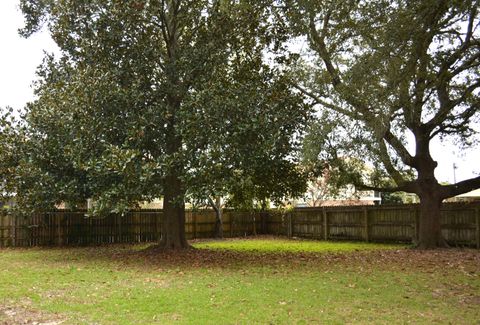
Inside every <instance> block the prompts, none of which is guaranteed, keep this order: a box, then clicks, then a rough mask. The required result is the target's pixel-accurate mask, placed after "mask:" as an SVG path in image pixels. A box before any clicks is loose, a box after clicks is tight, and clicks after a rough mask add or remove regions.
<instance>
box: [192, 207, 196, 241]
mask: <svg viewBox="0 0 480 325" xmlns="http://www.w3.org/2000/svg"><path fill="white" fill-rule="evenodd" d="M192 221H193V239H197V215H196V214H195V212H194V211H192Z"/></svg>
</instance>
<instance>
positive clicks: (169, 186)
mask: <svg viewBox="0 0 480 325" xmlns="http://www.w3.org/2000/svg"><path fill="white" fill-rule="evenodd" d="M164 194H165V195H164V203H163V224H162V237H161V239H160V244H159V246H160V248H163V249H166V250H178V249H185V248H189V247H190V245H189V244H188V242H187V240H186V237H185V203H184V196H183V189H182V183H181V181H180V179H179V178H178V177H177V176H176V175H171V176H168V177H167V178H166V179H165V192H164Z"/></svg>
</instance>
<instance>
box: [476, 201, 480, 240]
mask: <svg viewBox="0 0 480 325" xmlns="http://www.w3.org/2000/svg"><path fill="white" fill-rule="evenodd" d="M475 216H476V222H475V223H476V228H477V236H476V237H477V248H479V249H480V208H478V207H476V208H475Z"/></svg>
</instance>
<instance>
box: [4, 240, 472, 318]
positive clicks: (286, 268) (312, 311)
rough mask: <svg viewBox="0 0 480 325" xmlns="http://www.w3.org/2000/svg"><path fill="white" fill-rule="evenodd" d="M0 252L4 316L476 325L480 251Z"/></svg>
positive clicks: (300, 246) (304, 245)
mask: <svg viewBox="0 0 480 325" xmlns="http://www.w3.org/2000/svg"><path fill="white" fill-rule="evenodd" d="M194 246H195V247H196V248H197V249H195V250H191V251H186V252H181V253H162V252H158V251H156V250H155V249H145V248H146V246H145V245H143V246H140V245H125V246H122V245H114V246H102V247H88V248H33V249H3V250H0V324H18V323H28V324H34V323H48V324H50V325H53V324H170V323H174V324H177V323H178V324H292V323H293V324H316V323H322V324H345V323H355V324H357V323H359V324H371V323H380V324H386V323H394V324H407V323H412V324H422V323H423V324H449V323H452V324H480V322H479V320H480V251H478V250H467V249H465V250H459V249H452V250H440V251H425V252H422V251H416V250H412V249H409V248H408V247H405V246H398V245H397V246H391V245H390V246H389V245H379V244H366V243H331V242H317V241H306V240H285V239H279V238H273V237H271V238H266V237H262V238H259V239H237V240H225V241H200V242H196V243H194Z"/></svg>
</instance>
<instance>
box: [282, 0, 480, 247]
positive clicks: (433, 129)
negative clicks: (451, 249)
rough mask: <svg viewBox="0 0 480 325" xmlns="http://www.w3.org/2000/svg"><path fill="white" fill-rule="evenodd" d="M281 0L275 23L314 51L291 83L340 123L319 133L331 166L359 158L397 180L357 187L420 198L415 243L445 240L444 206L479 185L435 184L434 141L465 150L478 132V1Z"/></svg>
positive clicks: (471, 182)
mask: <svg viewBox="0 0 480 325" xmlns="http://www.w3.org/2000/svg"><path fill="white" fill-rule="evenodd" d="M280 2H281V5H278V6H277V7H276V8H277V9H278V10H277V12H276V17H277V18H278V19H277V20H278V22H279V24H280V26H282V27H283V28H284V29H285V30H290V31H292V32H293V33H294V36H296V37H305V40H306V42H307V43H308V46H309V49H310V51H309V52H308V55H307V56H305V57H304V60H303V62H304V67H305V68H304V69H303V70H302V69H298V70H297V71H296V74H297V76H298V79H299V81H298V83H297V85H296V87H297V89H298V90H299V91H300V92H301V93H303V94H304V95H306V96H307V98H309V99H310V100H311V101H312V102H313V103H314V104H316V105H318V106H319V107H321V108H322V109H324V110H326V111H329V112H333V115H332V113H326V114H329V116H334V118H333V119H331V122H332V123H336V124H339V125H340V127H343V128H344V132H340V131H338V130H339V129H336V130H337V131H336V136H335V137H332V136H331V135H328V134H325V132H320V133H319V135H320V136H319V137H318V139H317V142H316V145H317V146H318V147H319V148H320V149H322V150H318V152H319V153H320V152H323V153H322V154H325V150H323V149H327V148H329V146H328V145H329V144H332V143H333V144H335V145H334V146H333V147H330V149H332V150H330V153H334V154H333V156H335V155H336V156H337V157H336V158H337V159H336V161H337V162H338V161H345V159H344V158H345V157H357V158H360V159H363V160H366V161H369V162H370V163H375V164H378V166H381V168H382V170H383V171H384V172H385V173H386V174H388V175H389V176H390V177H391V179H393V181H394V184H395V186H392V187H380V186H375V185H377V184H374V183H369V184H368V183H367V182H366V180H365V179H363V180H362V179H361V178H358V179H357V183H363V184H357V185H363V187H365V188H373V189H378V190H381V191H392V192H393V191H405V192H410V193H415V194H417V195H418V196H419V198H420V211H421V218H420V227H419V233H420V238H419V243H418V244H419V246H420V247H423V248H431V247H437V246H443V245H445V242H444V240H443V238H442V235H441V229H440V206H441V202H442V201H443V200H444V199H446V198H449V197H453V196H455V195H458V194H461V193H465V192H468V191H470V190H472V189H475V188H478V187H480V177H476V178H472V179H468V180H465V181H461V182H459V183H457V184H452V185H441V184H439V182H438V181H437V179H436V178H435V175H434V171H435V168H436V167H437V164H438V163H437V161H435V160H434V158H433V157H432V154H431V150H430V146H431V143H432V140H434V139H436V138H440V139H443V138H449V139H455V140H458V141H459V143H461V144H463V145H464V146H465V147H466V148H468V147H469V146H470V145H471V144H472V143H473V142H474V139H475V135H477V134H478V133H477V131H478V124H476V123H478V121H479V119H478V118H479V111H480V110H479V108H480V95H479V87H480V26H479V20H480V16H479V13H478V10H479V7H480V6H479V1H473V0H462V1H457V0H422V1H404V0H380V1H377V0H375V1H373V0H372V1H371V0H367V1H356V0H345V1H343V0H342V1H339V0H338V1H337V0H327V1H316V0H311V1H310V0H302V1H289V0H285V1H280ZM323 116H325V115H323ZM319 122H320V123H324V121H323V120H322V121H319ZM475 126H476V127H477V130H475ZM466 154H467V155H468V151H466ZM338 156H343V159H338ZM325 158H326V156H325ZM333 160H335V159H333ZM344 170H345V172H347V171H348V168H345V169H344Z"/></svg>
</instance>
